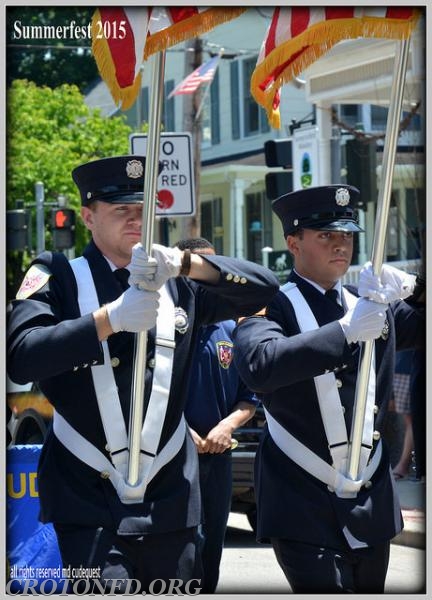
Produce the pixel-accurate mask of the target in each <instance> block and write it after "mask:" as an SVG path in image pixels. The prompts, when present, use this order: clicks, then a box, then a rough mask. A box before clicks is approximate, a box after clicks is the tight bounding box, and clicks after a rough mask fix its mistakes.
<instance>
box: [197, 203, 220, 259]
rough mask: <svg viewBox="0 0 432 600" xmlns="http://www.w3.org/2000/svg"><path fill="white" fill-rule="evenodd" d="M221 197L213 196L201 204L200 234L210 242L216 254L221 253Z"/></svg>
mask: <svg viewBox="0 0 432 600" xmlns="http://www.w3.org/2000/svg"><path fill="white" fill-rule="evenodd" d="M222 223H223V215H222V198H213V200H209V201H207V202H203V203H202V204H201V235H202V236H203V237H204V238H206V239H207V240H208V241H209V242H211V243H212V244H213V246H214V248H215V251H216V254H223V253H224V248H223V235H224V230H223V225H222Z"/></svg>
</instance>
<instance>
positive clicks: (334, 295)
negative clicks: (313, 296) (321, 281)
mask: <svg viewBox="0 0 432 600" xmlns="http://www.w3.org/2000/svg"><path fill="white" fill-rule="evenodd" d="M324 295H325V296H327V298H329V299H330V300H331V301H332V302H333V304H334V305H336V307H337V309H338V312H339V313H340V315H341V316H343V315H344V312H345V311H344V309H343V307H342V306H341V305H340V304H339V302H338V298H339V292H338V291H337V290H335V289H334V288H332V289H331V290H327V291H326V293H325V294H324Z"/></svg>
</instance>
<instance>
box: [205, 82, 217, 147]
mask: <svg viewBox="0 0 432 600" xmlns="http://www.w3.org/2000/svg"><path fill="white" fill-rule="evenodd" d="M204 94H205V95H203V97H202V98H203V99H202V102H203V108H202V114H201V119H202V143H203V146H210V145H212V146H214V145H215V144H219V143H220V122H219V72H218V71H216V74H215V76H214V78H213V81H212V82H211V83H210V88H205V89H204Z"/></svg>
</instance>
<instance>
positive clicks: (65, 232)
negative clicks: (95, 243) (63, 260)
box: [51, 208, 75, 250]
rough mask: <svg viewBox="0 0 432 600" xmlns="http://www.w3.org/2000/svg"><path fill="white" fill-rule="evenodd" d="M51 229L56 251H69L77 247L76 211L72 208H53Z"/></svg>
mask: <svg viewBox="0 0 432 600" xmlns="http://www.w3.org/2000/svg"><path fill="white" fill-rule="evenodd" d="M51 228H52V233H53V246H54V248H55V249H56V250H67V249H69V248H73V247H74V246H75V211H73V210H72V209H71V208H53V209H52V210H51Z"/></svg>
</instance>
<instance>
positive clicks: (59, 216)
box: [55, 210, 69, 229]
mask: <svg viewBox="0 0 432 600" xmlns="http://www.w3.org/2000/svg"><path fill="white" fill-rule="evenodd" d="M68 219H69V215H68V214H67V213H65V211H64V210H58V211H57V212H56V214H55V226H56V227H58V228H59V229H61V228H62V227H65V223H67V221H68Z"/></svg>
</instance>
